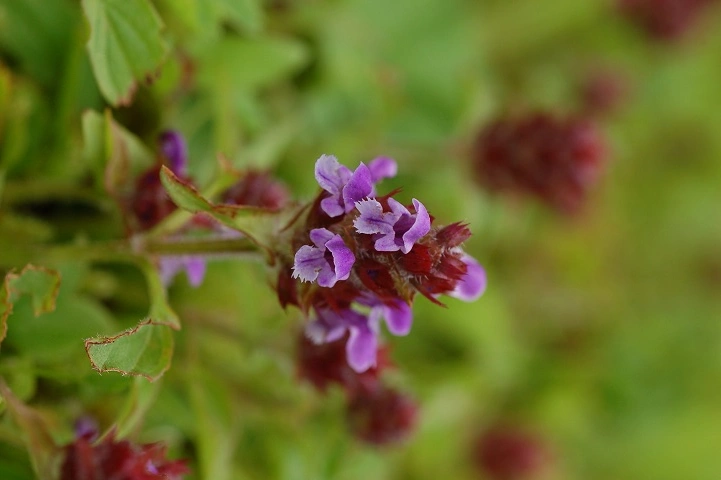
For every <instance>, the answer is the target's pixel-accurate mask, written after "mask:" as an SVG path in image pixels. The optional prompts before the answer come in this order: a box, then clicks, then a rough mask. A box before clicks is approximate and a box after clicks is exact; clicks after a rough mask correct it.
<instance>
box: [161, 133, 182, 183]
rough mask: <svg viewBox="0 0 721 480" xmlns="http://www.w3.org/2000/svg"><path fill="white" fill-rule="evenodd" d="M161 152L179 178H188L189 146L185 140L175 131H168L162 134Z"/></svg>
mask: <svg viewBox="0 0 721 480" xmlns="http://www.w3.org/2000/svg"><path fill="white" fill-rule="evenodd" d="M159 141H160V151H161V153H162V155H163V157H165V159H166V160H167V161H168V165H169V167H170V169H171V170H172V171H173V173H175V174H176V175H179V176H186V174H187V172H186V170H187V166H188V146H187V145H186V143H185V139H184V138H183V136H182V135H181V134H180V132H177V131H175V130H166V131H165V132H163V133H161V134H160V139H159Z"/></svg>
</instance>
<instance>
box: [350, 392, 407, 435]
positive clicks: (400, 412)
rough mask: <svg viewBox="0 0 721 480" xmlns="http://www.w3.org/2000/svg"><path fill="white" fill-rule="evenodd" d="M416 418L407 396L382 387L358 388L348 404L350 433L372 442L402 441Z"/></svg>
mask: <svg viewBox="0 0 721 480" xmlns="http://www.w3.org/2000/svg"><path fill="white" fill-rule="evenodd" d="M417 420H418V405H417V404H416V403H415V402H414V401H413V400H412V399H411V398H410V397H409V396H407V395H404V394H402V393H400V392H397V391H396V390H393V389H391V388H387V387H385V386H380V385H379V387H378V388H376V389H374V390H364V391H361V392H360V393H359V394H358V395H356V396H354V397H353V398H352V399H351V402H350V404H349V405H348V422H349V425H350V429H351V432H353V434H354V435H355V436H356V437H357V438H358V439H360V440H363V441H364V442H367V443H372V444H375V445H384V444H388V443H394V442H398V441H400V440H403V439H404V438H406V437H407V436H408V435H409V434H410V432H411V431H412V430H413V428H414V427H415V425H416V422H417Z"/></svg>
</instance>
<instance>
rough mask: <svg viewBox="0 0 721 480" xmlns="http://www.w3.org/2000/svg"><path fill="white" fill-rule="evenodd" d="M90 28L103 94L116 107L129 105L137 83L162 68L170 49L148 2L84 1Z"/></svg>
mask: <svg viewBox="0 0 721 480" xmlns="http://www.w3.org/2000/svg"><path fill="white" fill-rule="evenodd" d="M82 5H83V10H84V12H85V16H86V18H87V20H88V23H89V25H90V39H89V41H88V44H87V49H88V54H89V55H90V62H91V64H92V66H93V72H94V73H95V78H96V79H97V81H98V85H99V87H100V91H101V92H102V93H103V95H104V96H105V98H106V99H107V100H108V101H109V102H110V103H111V104H113V105H115V106H118V105H128V104H129V103H130V102H131V100H132V96H133V94H134V92H135V89H136V88H137V82H138V81H139V80H141V79H143V78H145V77H148V76H150V75H152V74H153V73H154V72H155V71H156V70H157V69H158V68H159V66H160V63H161V62H162V61H163V59H164V58H165V55H166V53H167V51H168V46H167V44H166V42H165V40H164V39H163V37H162V36H161V34H160V30H161V28H162V26H163V23H162V21H161V20H160V17H159V16H158V14H157V12H156V11H155V8H154V7H153V5H152V4H151V3H150V2H149V1H148V0H83V1H82Z"/></svg>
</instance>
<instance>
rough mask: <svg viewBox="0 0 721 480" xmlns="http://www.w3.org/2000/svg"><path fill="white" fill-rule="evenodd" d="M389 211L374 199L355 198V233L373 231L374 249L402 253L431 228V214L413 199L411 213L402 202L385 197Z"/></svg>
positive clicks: (370, 232) (408, 249)
mask: <svg viewBox="0 0 721 480" xmlns="http://www.w3.org/2000/svg"><path fill="white" fill-rule="evenodd" d="M388 206H389V207H390V209H391V211H390V212H384V211H383V206H382V205H381V203H380V202H378V200H375V199H366V200H361V201H359V202H356V208H357V209H358V211H359V212H360V215H359V216H358V218H356V219H355V220H354V222H353V225H354V226H355V228H356V231H357V232H358V233H364V234H376V235H378V238H376V239H375V249H376V250H377V251H379V252H395V251H398V250H400V251H401V252H403V253H404V254H406V253H408V252H410V251H411V249H412V248H413V245H414V244H415V243H416V242H417V241H418V240H420V239H421V238H423V237H424V236H425V235H426V234H427V233H428V232H429V231H430V229H431V218H430V215H429V214H428V210H426V207H425V206H424V205H423V204H422V203H421V202H419V201H418V200H416V199H415V198H414V199H413V207H414V209H415V211H416V213H411V212H410V211H409V210H408V209H407V208H406V207H405V206H403V204H401V203H400V202H398V201H397V200H395V199H393V198H388Z"/></svg>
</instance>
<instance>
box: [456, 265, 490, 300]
mask: <svg viewBox="0 0 721 480" xmlns="http://www.w3.org/2000/svg"><path fill="white" fill-rule="evenodd" d="M461 260H463V263H465V264H466V267H467V270H466V274H465V275H464V276H463V277H462V278H461V279H460V280H459V281H458V283H457V284H456V288H455V289H454V290H453V291H452V292H449V293H448V295H450V296H451V297H455V298H458V299H460V300H464V301H466V302H472V301H474V300H476V299H477V298H478V297H480V296H481V295H482V294H483V292H484V291H485V290H486V271H485V270H484V269H483V267H482V266H481V264H480V263H478V262H477V261H476V259H475V258H473V257H471V256H470V255H468V254H465V253H464V254H463V256H462V257H461Z"/></svg>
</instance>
